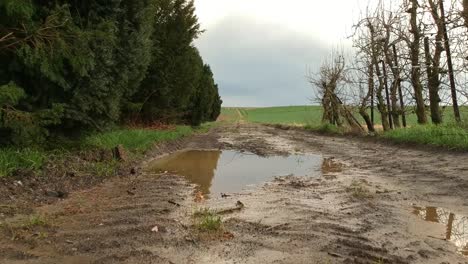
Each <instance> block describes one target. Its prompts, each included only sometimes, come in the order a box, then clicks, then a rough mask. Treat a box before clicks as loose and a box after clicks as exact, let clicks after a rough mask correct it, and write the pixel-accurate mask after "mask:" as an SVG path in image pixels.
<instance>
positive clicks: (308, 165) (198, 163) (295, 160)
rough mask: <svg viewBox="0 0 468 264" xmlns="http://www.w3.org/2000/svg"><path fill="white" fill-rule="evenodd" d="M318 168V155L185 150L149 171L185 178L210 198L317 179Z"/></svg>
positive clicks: (319, 164)
mask: <svg viewBox="0 0 468 264" xmlns="http://www.w3.org/2000/svg"><path fill="white" fill-rule="evenodd" d="M321 165H322V157H321V156H319V155H291V156H288V157H282V156H273V157H260V156H257V155H255V154H251V153H240V152H237V151H218V150H211V151H205V150H187V151H182V152H177V153H175V154H173V155H170V156H167V157H164V158H162V159H159V160H155V161H154V162H152V163H151V164H150V165H149V166H148V169H149V170H150V171H155V172H165V171H167V172H171V173H176V174H178V175H181V176H184V177H186V178H187V179H188V180H189V181H191V182H192V183H194V184H196V185H197V186H198V188H199V189H198V190H199V191H200V192H202V193H203V195H204V196H205V197H207V198H209V196H210V195H211V196H219V195H220V194H221V193H233V192H239V191H242V190H243V189H244V188H245V187H246V186H248V185H252V184H258V183H262V182H266V181H269V180H271V179H273V178H274V177H275V176H285V175H291V174H292V175H295V176H320V175H321V173H320V168H321Z"/></svg>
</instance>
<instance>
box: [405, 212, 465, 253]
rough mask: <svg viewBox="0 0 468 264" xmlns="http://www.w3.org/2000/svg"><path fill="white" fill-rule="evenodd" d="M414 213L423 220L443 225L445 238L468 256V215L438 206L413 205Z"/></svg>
mask: <svg viewBox="0 0 468 264" xmlns="http://www.w3.org/2000/svg"><path fill="white" fill-rule="evenodd" d="M413 214H415V215H417V216H419V217H420V218H421V219H422V220H424V221H427V222H431V223H436V224H440V225H443V226H444V228H445V237H444V239H445V240H447V241H450V242H452V243H454V244H455V245H456V246H457V248H458V252H459V253H461V254H462V255H464V256H467V257H468V216H464V215H456V214H454V213H452V212H450V211H449V210H446V209H444V208H438V207H430V206H429V207H417V206H414V207H413Z"/></svg>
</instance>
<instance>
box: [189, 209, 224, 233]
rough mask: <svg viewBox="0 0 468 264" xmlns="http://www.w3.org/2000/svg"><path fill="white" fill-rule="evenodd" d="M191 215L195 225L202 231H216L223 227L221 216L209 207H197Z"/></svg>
mask: <svg viewBox="0 0 468 264" xmlns="http://www.w3.org/2000/svg"><path fill="white" fill-rule="evenodd" d="M193 216H194V217H195V218H196V223H195V226H196V227H197V229H198V230H200V231H203V232H217V231H220V230H221V229H222V228H223V221H222V219H221V216H219V215H217V214H216V212H214V211H212V210H210V209H209V208H204V209H199V210H198V211H196V212H195V213H194V214H193Z"/></svg>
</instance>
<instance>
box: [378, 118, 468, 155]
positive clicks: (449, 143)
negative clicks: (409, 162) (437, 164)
mask: <svg viewBox="0 0 468 264" xmlns="http://www.w3.org/2000/svg"><path fill="white" fill-rule="evenodd" d="M381 137H383V138H386V139H389V140H392V141H395V142H399V143H417V144H424V145H432V146H438V147H446V148H450V149H460V150H468V130H467V129H466V128H464V127H463V126H459V125H455V124H448V125H438V126H436V125H417V126H413V127H410V128H405V129H396V130H392V131H388V132H385V133H383V134H382V135H381Z"/></svg>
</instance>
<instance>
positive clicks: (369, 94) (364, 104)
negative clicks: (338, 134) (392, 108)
mask: <svg viewBox="0 0 468 264" xmlns="http://www.w3.org/2000/svg"><path fill="white" fill-rule="evenodd" d="M368 75H369V79H368V84H367V85H368V87H367V95H366V96H365V97H364V98H363V99H362V101H361V106H360V107H359V114H360V115H361V116H362V118H363V119H364V121H365V122H366V126H367V130H368V131H369V132H375V128H374V122H373V121H372V119H371V117H370V116H369V114H368V113H367V104H368V101H369V99H371V98H372V99H373V96H372V95H373V93H374V67H372V64H370V65H369V67H368Z"/></svg>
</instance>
